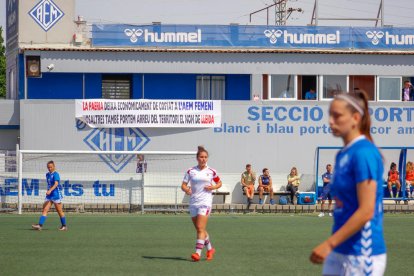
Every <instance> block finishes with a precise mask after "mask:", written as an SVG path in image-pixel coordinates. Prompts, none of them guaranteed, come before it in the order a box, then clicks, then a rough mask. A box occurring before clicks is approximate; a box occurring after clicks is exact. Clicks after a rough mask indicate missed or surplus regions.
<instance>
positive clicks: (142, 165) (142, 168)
mask: <svg viewBox="0 0 414 276" xmlns="http://www.w3.org/2000/svg"><path fill="white" fill-rule="evenodd" d="M136 172H137V173H143V172H144V173H146V172H147V161H146V160H145V156H144V155H142V154H137V170H136Z"/></svg>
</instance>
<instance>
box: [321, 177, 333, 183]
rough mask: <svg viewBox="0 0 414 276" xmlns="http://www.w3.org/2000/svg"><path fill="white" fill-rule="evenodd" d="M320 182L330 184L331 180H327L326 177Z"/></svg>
mask: <svg viewBox="0 0 414 276" xmlns="http://www.w3.org/2000/svg"><path fill="white" fill-rule="evenodd" d="M322 181H323V183H329V182H331V180H330V179H329V178H327V177H323V178H322Z"/></svg>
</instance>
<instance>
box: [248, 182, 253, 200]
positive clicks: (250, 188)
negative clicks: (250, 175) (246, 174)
mask: <svg viewBox="0 0 414 276" xmlns="http://www.w3.org/2000/svg"><path fill="white" fill-rule="evenodd" d="M248 189H249V194H250V196H249V198H250V199H251V200H253V197H254V185H249V187H248Z"/></svg>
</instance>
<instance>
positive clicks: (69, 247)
mask: <svg viewBox="0 0 414 276" xmlns="http://www.w3.org/2000/svg"><path fill="white" fill-rule="evenodd" d="M37 219H38V215H22V216H17V215H0V275H3V276H6V275H56V274H59V275H321V270H322V267H321V266H316V265H312V264H311V263H310V262H309V261H308V258H309V254H310V251H311V249H312V248H313V247H314V246H315V245H317V244H318V243H319V242H320V241H322V240H323V239H325V238H326V237H327V236H328V235H329V232H330V228H331V224H332V219H331V218H329V217H324V218H318V217H317V216H316V215H313V214H312V215H292V216H291V215H289V214H287V215H235V216H230V215H213V216H212V217H211V218H210V221H209V225H208V230H209V232H210V236H211V241H212V243H213V246H215V247H216V250H217V253H216V255H215V259H214V260H213V261H211V262H207V261H205V260H202V261H201V262H199V263H193V262H190V260H189V259H190V258H189V257H190V255H191V253H192V252H193V248H194V246H195V231H194V229H193V225H192V223H191V221H190V218H189V217H188V216H184V215H177V216H175V215H143V216H139V215H73V214H68V216H67V221H68V227H69V231H68V232H59V231H57V228H58V226H59V219H58V217H57V215H56V214H55V213H52V214H50V216H49V218H48V220H47V221H46V224H45V227H44V230H43V231H41V232H37V231H33V230H30V225H31V224H32V223H36V222H37ZM413 230H414V216H412V215H386V216H385V237H386V241H387V246H388V264H387V272H386V274H387V275H409V274H412V273H413V270H414V268H413V266H412V252H413V248H414V238H413V237H414V235H413ZM410 271H411V273H410Z"/></svg>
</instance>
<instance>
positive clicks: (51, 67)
mask: <svg viewBox="0 0 414 276" xmlns="http://www.w3.org/2000/svg"><path fill="white" fill-rule="evenodd" d="M46 68H47V70H49V71H52V70H53V69H54V68H55V65H54V64H53V63H51V64H49V65H48V66H47V67H46Z"/></svg>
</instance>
